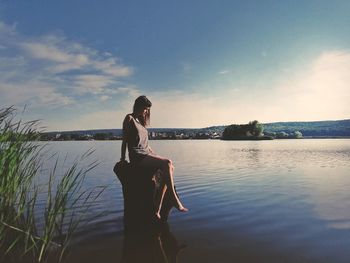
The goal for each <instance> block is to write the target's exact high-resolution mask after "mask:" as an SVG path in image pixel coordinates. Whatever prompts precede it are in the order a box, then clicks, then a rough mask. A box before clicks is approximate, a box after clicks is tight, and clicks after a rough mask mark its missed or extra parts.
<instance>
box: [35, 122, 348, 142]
mask: <svg viewBox="0 0 350 263" xmlns="http://www.w3.org/2000/svg"><path fill="white" fill-rule="evenodd" d="M252 123H253V122H251V124H252ZM256 124H259V125H261V126H262V128H263V130H262V133H263V134H264V135H266V136H271V137H276V138H289V137H300V136H303V137H348V136H350V120H340V121H316V122H275V123H261V124H260V123H259V122H258V123H255V124H254V125H256ZM233 125H238V126H242V127H245V128H248V126H249V124H233ZM245 125H248V126H245ZM229 126H231V125H222V126H212V127H207V128H200V129H184V128H181V129H180V128H161V129H157V128H150V129H149V132H150V133H161V134H174V136H173V137H176V135H181V134H183V135H184V136H183V138H187V137H186V135H189V136H188V137H190V138H197V137H198V136H199V135H201V136H199V138H202V137H203V138H212V136H211V135H215V136H218V135H223V133H224V130H225V128H227V127H229ZM230 129H237V127H231V128H230ZM243 130H244V129H243ZM243 130H241V131H239V132H242V131H243ZM248 130H249V129H248ZM237 131H238V130H237ZM255 132H256V131H254V129H253V130H251V134H252V135H254V133H255ZM121 135H122V130H121V129H99V130H81V131H64V132H59V131H57V132H45V133H41V139H42V140H118V139H121ZM197 135H198V136H197ZM168 137H171V136H167V137H166V138H168Z"/></svg>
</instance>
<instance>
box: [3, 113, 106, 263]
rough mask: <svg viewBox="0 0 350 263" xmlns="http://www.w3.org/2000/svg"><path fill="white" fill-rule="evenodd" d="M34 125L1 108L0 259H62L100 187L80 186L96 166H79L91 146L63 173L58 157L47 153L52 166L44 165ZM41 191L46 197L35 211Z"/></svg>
mask: <svg viewBox="0 0 350 263" xmlns="http://www.w3.org/2000/svg"><path fill="white" fill-rule="evenodd" d="M37 124H38V122H37V121H31V122H25V123H23V122H22V121H20V120H17V118H16V111H15V109H14V108H12V107H10V108H6V109H0V261H3V260H4V261H5V260H6V262H21V261H23V262H44V261H47V260H49V259H52V260H55V261H59V262H61V261H62V260H63V258H64V255H65V254H66V251H67V248H68V245H69V242H70V240H71V238H72V236H73V234H74V232H75V231H76V230H77V228H78V226H79V225H80V223H81V222H82V219H83V218H84V215H86V212H87V210H88V209H89V207H90V206H91V205H92V204H93V203H94V201H95V200H96V199H97V198H98V197H99V196H100V195H101V193H102V192H103V190H104V187H94V188H90V189H84V187H83V182H84V179H85V177H86V174H87V173H88V172H89V171H91V170H92V169H94V168H95V167H96V166H97V162H92V163H90V164H88V165H85V166H84V167H81V163H82V161H83V160H86V159H87V158H88V157H90V156H91V155H92V154H93V151H91V150H90V151H88V152H86V153H85V154H83V155H82V156H81V157H80V158H78V159H76V160H74V162H73V164H72V165H71V166H70V167H69V168H68V169H67V170H65V171H63V172H61V170H60V169H58V166H59V163H60V158H59V156H57V155H52V156H51V158H56V159H55V164H54V167H53V168H52V169H50V170H45V169H44V161H45V160H46V159H47V157H46V156H47V154H48V152H47V151H46V149H45V146H46V145H45V144H42V143H41V144H40V143H38V142H37V140H38V138H39V136H40V133H39V132H38V130H37V128H36V127H37ZM45 172H46V173H47V175H48V176H47V177H48V180H47V182H46V183H45V184H42V182H41V181H42V180H39V179H38V177H39V175H40V174H43V173H45ZM42 193H44V194H45V195H47V199H46V200H47V201H46V204H45V208H44V209H43V210H42V211H43V214H38V212H37V210H38V209H36V208H37V205H38V195H39V194H42ZM38 218H40V219H41V221H42V222H43V223H41V224H40V226H39V225H38V223H37V219H38Z"/></svg>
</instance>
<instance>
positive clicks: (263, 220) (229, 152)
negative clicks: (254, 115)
mask: <svg viewBox="0 0 350 263" xmlns="http://www.w3.org/2000/svg"><path fill="white" fill-rule="evenodd" d="M151 145H152V148H153V149H154V150H155V151H156V152H157V153H158V154H160V155H164V156H168V157H169V158H170V159H172V161H173V162H174V164H175V182H176V185H177V189H178V192H179V194H180V196H181V197H182V200H183V203H184V204H185V205H186V206H187V207H188V208H189V209H190V212H188V213H186V214H180V213H178V212H176V211H173V212H172V214H171V216H170V219H169V227H170V231H171V233H172V234H171V233H168V234H170V235H171V238H172V240H176V241H177V243H178V244H179V245H182V244H184V245H186V247H185V248H184V249H182V251H181V252H180V253H179V254H178V255H177V260H178V262H350V249H349V247H350V191H349V189H350V162H349V161H350V140H346V139H329V140H328V139H322V140H316V139H315V140H311V139H310V140H274V141H218V140H203V141H201V140H197V141H196V140H194V141H193V140H189V141H151ZM49 148H51V149H52V150H53V151H58V152H61V153H68V154H69V156H76V155H79V154H81V153H83V152H84V151H86V150H87V149H90V148H94V149H96V153H95V155H94V159H97V160H99V161H100V165H99V166H98V167H97V168H96V169H95V170H94V171H93V172H91V173H90V174H89V176H88V178H87V181H86V185H87V186H94V185H108V188H107V190H106V191H105V192H104V194H103V196H101V198H100V199H99V200H98V202H97V203H96V204H95V205H94V206H93V207H92V209H90V215H91V216H93V215H95V214H96V213H99V212H103V213H104V215H103V216H102V217H100V218H99V219H88V222H89V224H88V225H87V226H86V227H85V228H84V229H83V230H81V231H80V232H79V234H78V236H77V238H76V240H75V244H74V246H73V248H72V250H71V254H70V257H69V258H68V261H70V262H77V259H78V258H79V261H80V262H83V261H84V262H121V261H122V253H123V249H124V250H125V249H129V251H130V249H131V250H132V248H133V247H132V246H131V247H130V246H129V248H126V246H128V244H127V243H123V242H124V241H125V240H124V234H123V221H122V219H123V199H122V192H121V185H120V183H119V181H118V180H117V178H116V177H115V176H114V174H113V173H112V167H113V165H114V163H115V161H116V160H117V159H119V157H120V141H108V142H53V143H50V144H49ZM165 237H167V235H166V234H163V238H165ZM157 240H158V239H157ZM157 242H158V241H157ZM162 242H163V243H161V242H160V243H161V245H160V246H166V244H164V242H166V240H162ZM141 243H142V242H141ZM146 243H147V242H146ZM160 243H159V242H158V243H157V245H155V246H158V245H159V244H160ZM147 245H149V243H148V244H145V246H147ZM141 246H142V245H141ZM135 249H136V248H135ZM137 249H138V251H135V253H136V254H137V253H139V252H140V244H139V246H138V248H137ZM147 249H150V248H149V247H145V250H147ZM153 249H154V248H153ZM124 253H125V251H124ZM143 257H144V256H143ZM143 259H144V261H147V260H146V258H145V257H144V258H143ZM148 260H150V259H148ZM152 261H154V262H155V261H156V260H155V259H153V260H152Z"/></svg>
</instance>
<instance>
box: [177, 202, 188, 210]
mask: <svg viewBox="0 0 350 263" xmlns="http://www.w3.org/2000/svg"><path fill="white" fill-rule="evenodd" d="M174 207H175V208H176V209H177V210H179V211H180V212H187V211H188V209H187V208H186V207H184V206H183V205H182V204H181V202H180V200H175V201H174Z"/></svg>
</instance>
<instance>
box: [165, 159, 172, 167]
mask: <svg viewBox="0 0 350 263" xmlns="http://www.w3.org/2000/svg"><path fill="white" fill-rule="evenodd" d="M163 166H165V167H167V168H170V169H174V165H173V162H172V161H171V160H169V159H164V161H163Z"/></svg>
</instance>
